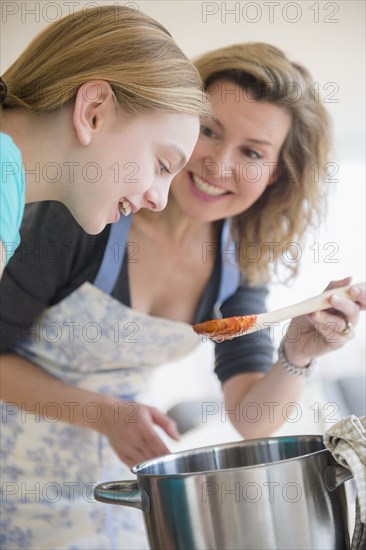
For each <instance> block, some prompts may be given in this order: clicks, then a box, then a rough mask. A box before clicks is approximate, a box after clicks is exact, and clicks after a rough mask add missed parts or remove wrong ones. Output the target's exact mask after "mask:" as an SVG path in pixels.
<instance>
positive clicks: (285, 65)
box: [195, 43, 331, 284]
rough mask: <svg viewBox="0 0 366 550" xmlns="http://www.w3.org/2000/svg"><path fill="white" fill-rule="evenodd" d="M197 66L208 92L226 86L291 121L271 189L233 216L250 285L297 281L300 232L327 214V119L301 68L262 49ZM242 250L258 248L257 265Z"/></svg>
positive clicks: (248, 47)
mask: <svg viewBox="0 0 366 550" xmlns="http://www.w3.org/2000/svg"><path fill="white" fill-rule="evenodd" d="M195 65H196V67H197V69H198V70H199V73H200V75H201V78H202V80H203V82H204V86H205V88H206V90H207V89H208V88H209V87H210V86H212V85H213V84H214V83H217V82H218V81H222V80H229V81H232V82H234V83H236V84H237V85H239V86H240V87H241V88H242V89H243V90H244V91H245V92H246V93H247V95H248V97H250V98H251V100H254V101H259V102H270V103H273V104H276V105H279V106H281V107H283V108H285V109H287V110H288V112H289V113H290V114H291V118H292V124H291V128H290V130H289V133H288V135H287V137H286V140H285V143H284V144H283V147H282V149H281V152H280V158H279V164H278V167H277V170H276V182H275V183H274V185H270V186H268V187H267V188H266V190H265V191H264V193H263V194H262V196H261V197H260V198H259V199H258V200H257V201H256V202H255V203H254V204H253V205H252V206H251V207H250V208H248V210H246V211H245V212H243V213H241V214H239V215H237V216H235V217H234V218H233V224H232V229H233V237H234V239H235V241H236V243H237V245H238V246H239V252H238V253H239V258H240V259H239V262H240V267H241V271H242V273H243V276H244V277H245V279H246V280H247V282H249V284H257V283H267V282H269V281H270V280H271V279H272V277H273V276H274V275H275V276H277V277H278V278H281V279H283V278H284V279H285V280H289V279H291V278H292V277H293V276H295V275H296V274H297V271H298V266H299V262H298V259H299V258H298V255H299V249H300V251H301V245H302V243H303V242H304V236H305V233H306V231H307V230H308V229H309V227H315V226H316V225H317V224H319V223H320V221H321V220H322V217H323V215H324V213H325V198H326V186H325V183H324V181H323V180H324V177H325V175H326V173H327V170H326V168H327V165H326V163H327V158H328V154H329V150H330V143H331V140H330V120H329V117H328V115H327V112H326V110H325V108H324V105H323V103H322V100H321V98H319V97H316V94H315V93H314V89H313V88H312V85H313V84H314V80H313V79H312V77H311V75H310V73H309V72H308V71H307V70H306V69H305V68H304V67H302V66H301V65H298V64H297V63H292V62H291V61H289V60H288V58H287V57H286V56H285V54H284V53H283V52H282V51H281V50H279V49H277V48H276V47H274V46H271V45H269V44H264V43H244V44H236V45H232V46H229V47H225V48H221V49H218V50H214V51H211V52H209V53H207V54H204V55H202V56H201V57H199V58H198V59H196V61H195ZM248 243H253V245H255V246H257V247H260V248H259V252H258V251H257V252H258V253H257V254H256V258H255V260H253V259H251V258H250V257H248V254H244V253H243V250H245V247H246V246H247V245H248ZM291 243H292V244H291ZM293 243H295V244H293ZM284 250H285V251H286V253H285V254H284ZM282 267H284V268H285V269H282Z"/></svg>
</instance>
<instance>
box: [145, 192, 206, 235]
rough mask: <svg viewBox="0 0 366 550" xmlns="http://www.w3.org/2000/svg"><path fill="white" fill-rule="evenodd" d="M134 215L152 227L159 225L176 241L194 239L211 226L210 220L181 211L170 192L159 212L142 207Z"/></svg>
mask: <svg viewBox="0 0 366 550" xmlns="http://www.w3.org/2000/svg"><path fill="white" fill-rule="evenodd" d="M136 216H138V217H143V218H144V219H145V220H146V221H147V222H148V223H153V224H154V227H157V226H160V228H161V230H162V231H164V232H166V234H167V235H169V239H170V240H172V241H175V242H176V243H183V242H186V241H189V240H191V239H192V238H194V239H196V238H197V235H200V234H202V233H209V232H210V231H211V230H212V226H213V224H212V223H211V222H203V221H201V220H195V219H193V218H191V217H189V216H187V215H186V214H185V213H183V212H182V211H181V210H180V208H179V206H178V204H177V203H176V202H175V200H174V197H173V196H172V195H171V194H170V195H169V200H168V204H167V206H166V208H165V209H164V210H162V211H161V212H152V211H150V210H146V209H143V210H141V211H140V212H139V213H138V214H136Z"/></svg>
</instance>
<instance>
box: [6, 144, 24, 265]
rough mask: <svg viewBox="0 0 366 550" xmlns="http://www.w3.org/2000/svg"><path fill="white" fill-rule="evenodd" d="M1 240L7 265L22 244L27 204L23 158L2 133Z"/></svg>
mask: <svg viewBox="0 0 366 550" xmlns="http://www.w3.org/2000/svg"><path fill="white" fill-rule="evenodd" d="M0 176H1V179H0V240H1V241H2V242H3V245H4V248H5V252H6V262H5V263H7V262H8V261H9V260H10V258H11V257H12V255H13V254H14V252H15V250H16V248H17V247H18V246H19V243H20V234H19V228H20V224H21V222H22V218H23V212H24V203H25V174H24V170H23V166H22V156H21V153H20V151H19V149H18V147H17V146H16V145H15V143H14V142H13V140H12V139H11V137H10V136H8V135H7V134H3V133H0Z"/></svg>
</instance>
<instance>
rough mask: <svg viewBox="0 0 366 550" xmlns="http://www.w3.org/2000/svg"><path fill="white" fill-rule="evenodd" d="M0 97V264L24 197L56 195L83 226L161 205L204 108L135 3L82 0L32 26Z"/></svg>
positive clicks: (96, 226)
mask: <svg viewBox="0 0 366 550" xmlns="http://www.w3.org/2000/svg"><path fill="white" fill-rule="evenodd" d="M0 101H1V111H0V112H1V131H2V134H1V143H0V146H1V204H2V207H1V225H0V240H1V243H0V246H1V248H2V250H1V252H2V261H1V269H2V268H3V266H4V263H6V262H7V261H8V260H9V258H10V257H11V255H12V254H13V252H14V250H15V248H16V247H17V246H18V244H19V231H18V230H19V226H20V222H21V219H22V214H23V208H24V202H34V201H39V200H57V201H60V202H62V203H64V204H65V205H66V206H67V208H68V209H69V210H70V211H71V213H72V214H73V216H74V217H75V219H76V220H77V222H78V223H79V224H80V225H81V226H82V227H83V229H85V231H87V232H88V233H92V234H95V233H99V232H100V231H102V229H103V228H104V227H105V225H106V224H108V223H113V222H115V221H117V220H118V219H119V216H120V213H122V214H129V213H130V212H131V211H132V212H136V211H137V210H138V209H139V208H142V207H146V208H149V209H151V210H161V209H162V208H164V206H165V204H166V198H167V193H168V188H169V184H170V182H171V179H172V177H173V175H174V174H175V173H176V172H177V171H178V170H179V169H180V168H181V167H182V164H183V163H184V162H185V159H187V158H188V157H189V156H190V154H191V152H192V150H193V147H194V144H195V142H196V139H197V135H198V126H199V123H198V116H199V115H200V114H202V112H207V106H206V105H205V101H204V95H203V94H202V90H201V83H200V79H199V75H198V73H197V71H196V69H195V68H194V67H193V65H192V64H191V62H190V61H189V60H188V59H187V58H186V57H185V56H184V54H183V53H182V52H181V50H180V49H179V48H178V46H177V45H176V44H175V42H174V41H173V39H172V38H171V36H170V35H169V33H168V32H167V31H166V30H165V29H164V27H163V26H161V25H160V24H159V23H157V22H156V21H154V20H153V19H150V18H149V17H147V16H146V15H144V14H142V13H141V12H139V11H137V10H133V9H131V8H127V7H123V6H117V5H115V6H105V7H98V8H91V9H90V10H88V13H87V15H85V13H84V11H80V12H77V13H75V14H73V16H72V18H70V17H68V16H67V17H64V18H62V19H61V20H59V21H58V22H56V23H54V24H52V25H50V26H49V27H47V28H46V29H45V30H44V31H42V32H41V33H40V34H39V35H38V36H37V37H36V38H35V39H34V40H33V42H31V44H30V45H29V46H28V48H27V49H26V50H25V51H24V52H23V54H22V55H21V56H20V57H19V58H18V59H17V60H16V61H15V62H14V63H13V64H12V65H11V67H10V68H9V69H7V70H6V71H5V73H4V74H3V76H2V78H1V81H0Z"/></svg>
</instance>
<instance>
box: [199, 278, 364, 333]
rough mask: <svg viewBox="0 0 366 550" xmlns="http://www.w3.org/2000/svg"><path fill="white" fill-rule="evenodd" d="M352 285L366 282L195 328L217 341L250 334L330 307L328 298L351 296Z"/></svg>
mask: <svg viewBox="0 0 366 550" xmlns="http://www.w3.org/2000/svg"><path fill="white" fill-rule="evenodd" d="M351 286H358V287H360V288H362V289H363V290H365V283H359V284H357V285H354V284H352V285H347V286H340V287H336V288H332V289H330V290H326V291H325V292H323V293H322V294H319V295H318V296H314V297H313V298H308V299H307V300H304V301H303V302H299V303H298V304H294V305H292V306H288V307H284V308H282V309H278V310H277V311H272V312H269V313H259V314H258V315H245V316H243V317H227V318H225V319H213V320H212V321H205V322H204V323H198V324H196V325H193V330H194V331H195V332H196V333H197V334H202V335H203V336H207V337H208V338H211V340H215V341H216V342H223V341H224V340H232V339H233V338H236V337H237V336H243V335H244V334H250V333H251V332H256V331H257V330H262V329H264V328H268V327H269V326H270V325H271V324H274V323H280V322H281V321H286V319H292V318H294V317H299V316H300V315H307V314H309V313H312V312H313V311H321V310H323V309H328V308H330V307H331V306H330V304H329V302H328V298H329V297H330V296H333V295H334V294H337V295H338V296H341V297H342V296H343V297H345V298H350V295H349V293H348V291H349V289H350V288H351Z"/></svg>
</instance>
